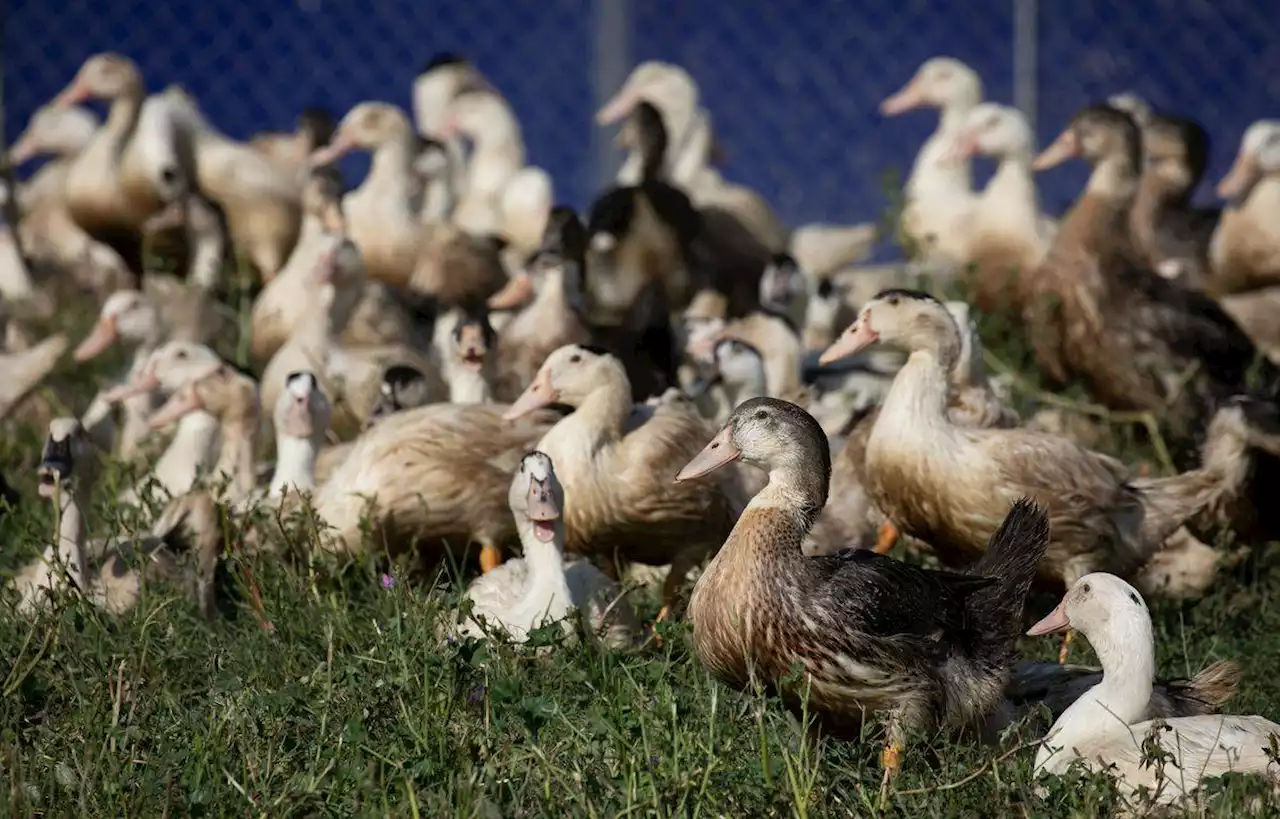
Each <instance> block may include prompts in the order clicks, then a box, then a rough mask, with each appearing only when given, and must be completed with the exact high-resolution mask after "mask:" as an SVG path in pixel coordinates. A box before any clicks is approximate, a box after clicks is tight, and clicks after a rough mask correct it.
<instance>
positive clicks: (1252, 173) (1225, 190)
mask: <svg viewBox="0 0 1280 819" xmlns="http://www.w3.org/2000/svg"><path fill="white" fill-rule="evenodd" d="M1259 175H1260V174H1259V168H1258V158H1257V157H1256V156H1255V155H1254V154H1253V153H1251V152H1241V153H1240V154H1238V155H1237V156H1236V161H1235V162H1233V163H1232V164H1231V170H1229V171H1227V175H1226V176H1224V177H1222V181H1221V182H1219V183H1218V196H1220V197H1222V198H1223V199H1237V200H1238V199H1242V198H1244V197H1245V196H1247V195H1248V193H1249V191H1250V190H1251V189H1252V188H1253V186H1254V184H1255V183H1256V182H1257V181H1258V176H1259Z"/></svg>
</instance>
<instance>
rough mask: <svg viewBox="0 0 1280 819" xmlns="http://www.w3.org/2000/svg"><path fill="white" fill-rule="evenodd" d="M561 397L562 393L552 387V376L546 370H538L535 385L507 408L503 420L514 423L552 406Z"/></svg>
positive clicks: (534, 378)
mask: <svg viewBox="0 0 1280 819" xmlns="http://www.w3.org/2000/svg"><path fill="white" fill-rule="evenodd" d="M559 397H560V393H559V392H558V391H557V390H556V388H555V387H553V386H551V375H550V374H549V373H548V372H547V371H546V370H545V369H541V370H538V374H537V375H535V376H534V377H533V383H532V384H530V385H529V386H528V388H527V389H525V391H524V392H522V393H520V397H519V398H517V399H516V402H515V403H514V404H512V405H511V406H510V407H508V408H507V411H506V412H504V413H502V420H504V421H514V420H516V419H517V418H521V417H523V416H525V415H528V414H529V413H531V412H533V411H534V410H536V409H541V408H542V407H548V406H551V405H552V404H554V403H555V402H556V400H557V399H558V398H559Z"/></svg>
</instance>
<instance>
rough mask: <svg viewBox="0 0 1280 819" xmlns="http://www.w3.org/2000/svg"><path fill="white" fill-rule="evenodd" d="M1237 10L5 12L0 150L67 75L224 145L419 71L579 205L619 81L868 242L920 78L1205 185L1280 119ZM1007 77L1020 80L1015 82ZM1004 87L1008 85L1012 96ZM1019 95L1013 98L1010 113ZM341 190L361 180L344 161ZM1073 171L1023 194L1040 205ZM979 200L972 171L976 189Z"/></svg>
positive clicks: (901, 1) (904, 154) (104, 3)
mask: <svg viewBox="0 0 1280 819" xmlns="http://www.w3.org/2000/svg"><path fill="white" fill-rule="evenodd" d="M1264 5H1265V4H1261V3H1257V2H1250V1H1249V0H1143V2H1142V3H1141V4H1119V3H1115V2H1111V0H1073V2H1069V3H1068V2H1062V1H1061V0H1059V2H1049V0H1039V1H1038V2H1037V0H972V2H968V3H940V2H936V0H859V1H858V2H855V1H854V0H811V1H810V2H807V3H803V4H796V3H777V2H770V0H738V2H733V3H714V4H713V3H710V2H705V0H544V1H543V2H539V3H527V2H511V0H436V2H410V1H409V0H370V2H364V3H356V2H348V1H347V0H293V2H289V3H283V2H282V3H271V4H258V3H251V2H246V1H245V0H168V2H161V3H144V2H140V0H68V2H66V3H62V4H53V3H38V2H35V1H34V0H15V1H14V2H13V3H12V4H10V7H9V9H8V11H7V14H6V17H7V19H6V20H5V23H6V30H5V35H4V50H3V61H4V109H5V110H4V133H5V136H6V138H7V139H8V140H10V141H11V140H13V139H14V138H15V137H16V136H17V134H18V133H19V132H20V131H21V129H22V127H23V126H24V124H25V122H26V120H27V118H28V117H29V116H30V114H31V113H32V111H34V110H35V108H36V107H37V106H39V105H40V104H42V103H44V102H45V101H47V100H48V99H49V98H50V97H52V96H53V95H54V94H55V93H57V91H58V90H59V89H60V88H61V87H62V86H63V85H64V84H65V83H66V82H67V81H68V80H70V79H71V77H72V76H73V75H74V74H75V72H76V69H77V68H78V67H79V65H80V63H81V62H82V61H83V60H84V59H85V57H87V56H89V55H91V54H93V53H96V52H100V51H119V52H122V53H124V54H127V55H128V56H130V57H132V58H133V59H134V60H136V61H137V62H138V64H139V66H140V67H141V69H142V71H143V73H144V76H145V78H146V81H147V84H148V87H149V89H150V90H153V91H154V90H159V89H161V88H163V87H164V86H166V85H167V84H169V83H180V84H181V85H183V86H184V87H185V88H187V89H188V90H189V91H190V92H191V93H192V94H194V96H195V97H196V99H197V100H198V101H199V103H200V105H201V107H202V109H203V110H204V112H205V114H206V115H207V117H208V118H209V119H210V120H211V121H212V122H214V123H215V124H216V125H217V126H218V127H219V128H221V129H222V130H224V131H225V132H226V133H228V134H229V135H231V136H233V137H238V138H247V137H249V136H251V135H252V134H254V133H255V132H258V131H264V130H275V129H287V128H290V127H291V125H292V122H293V119H294V117H295V116H296V115H297V113H298V112H299V111H301V110H302V109H303V108H304V107H306V106H309V105H315V104H323V105H325V106H327V107H329V108H330V109H332V110H333V112H334V113H335V114H336V115H339V116H340V115H341V114H342V113H344V112H345V111H346V110H347V109H349V108H350V107H351V106H353V105H354V104H356V103H357V102H360V101H362V100H370V99H375V100H384V101H387V102H392V103H395V104H397V105H400V106H403V107H404V108H405V109H406V110H408V108H409V104H410V103H409V96H410V89H411V85H412V82H413V79H414V77H415V76H416V74H417V73H418V70H419V69H420V68H421V67H422V65H423V64H424V63H425V61H426V60H427V59H428V58H429V57H430V56H431V55H432V54H434V53H436V52H438V51H453V52H456V53H459V54H461V55H464V56H466V57H468V58H469V59H471V60H472V61H473V62H474V63H475V64H477V65H478V66H479V67H480V69H481V70H482V71H483V72H484V73H485V74H486V75H487V76H488V77H489V78H490V79H491V80H492V82H493V83H494V84H495V85H496V86H497V87H498V88H499V89H500V90H501V91H502V92H503V93H504V94H506V95H507V97H508V99H509V100H510V101H511V103H512V105H513V107H514V108H515V110H516V112H517V114H518V115H519V117H520V122H521V125H522V128H523V135H524V139H525V142H526V145H527V147H528V154H529V161H530V162H532V163H534V164H537V165H541V166H543V167H544V168H546V169H547V170H548V171H550V172H551V174H552V176H553V178H554V179H555V180H556V186H557V191H556V195H557V198H558V199H560V200H562V201H567V202H569V203H571V204H573V205H576V206H578V207H582V206H584V205H586V204H587V203H588V202H589V201H590V200H591V198H592V196H593V194H594V193H595V192H597V191H598V190H599V188H600V186H601V184H602V183H603V182H604V181H605V179H607V176H606V171H608V170H611V169H612V168H613V167H615V166H616V162H617V161H618V160H619V158H620V157H618V156H617V155H616V154H615V153H614V152H613V150H612V148H611V145H610V142H609V140H610V138H611V136H612V134H611V133H608V132H604V131H602V130H601V129H598V128H597V127H596V126H595V125H594V123H593V119H592V116H593V114H594V111H595V109H596V107H597V106H598V105H599V103H600V102H601V101H602V100H603V99H604V98H605V97H607V96H608V95H609V94H611V93H612V92H613V91H614V90H615V89H616V88H617V87H618V86H619V85H620V84H621V82H622V80H623V78H624V77H625V75H626V73H627V71H629V70H630V67H631V66H632V65H634V64H635V63H636V62H638V61H641V60H645V59H663V60H667V61H671V62H675V63H678V64H680V65H683V66H684V67H685V68H686V69H687V70H688V71H689V72H690V73H691V74H692V75H693V77H694V78H695V79H696V80H697V81H698V83H699V85H700V88H701V101H702V104H703V105H704V106H705V107H706V108H707V109H708V111H709V112H710V115H711V118H712V122H713V125H714V127H715V131H716V134H717V140H718V142H719V143H720V145H721V147H722V148H723V152H724V156H725V159H724V163H723V165H724V167H723V172H724V174H725V176H726V177H727V178H730V179H733V180H735V181H740V182H743V183H746V184H749V185H752V186H754V187H756V188H757V189H758V190H760V192H761V193H763V194H764V195H765V197H766V198H768V200H769V201H770V202H772V203H773V205H774V207H775V208H776V209H777V210H778V212H779V214H780V215H781V216H782V218H783V219H784V220H785V221H787V222H789V223H790V224H801V223H804V222H809V221H816V220H822V221H847V222H855V221H864V220H871V219H875V218H877V217H878V216H879V215H880V214H881V213H882V212H883V211H884V209H885V208H886V207H887V206H888V204H889V201H890V197H889V196H888V195H887V185H886V174H887V173H888V172H890V171H896V173H897V178H898V179H901V178H902V177H903V176H905V173H906V171H907V170H908V169H909V167H910V164H911V161H912V159H913V157H914V154H915V152H916V150H917V149H918V148H919V146H920V144H921V143H922V142H923V141H924V139H925V138H926V136H927V135H928V133H929V132H930V131H931V130H932V129H933V128H934V126H935V122H936V117H935V116H934V115H932V114H930V113H925V112H917V113H912V114H910V115H908V116H903V117H897V118H893V119H886V118H883V117H881V116H880V114H879V113H878V105H879V103H880V101H881V100H882V99H883V98H884V97H885V96H887V95H888V94H890V93H892V92H893V91H895V90H897V89H898V88H899V87H901V86H902V85H903V84H904V83H905V82H906V81H907V80H908V79H909V78H910V76H911V75H912V73H913V72H914V71H915V69H916V68H917V66H919V64H920V63H921V62H923V61H924V60H926V59H927V58H929V57H932V56H935V55H939V54H947V55H951V56H954V57H958V58H960V59H962V60H964V61H965V62H967V63H969V64H970V65H971V66H973V67H974V68H975V69H976V70H977V71H978V72H979V73H980V74H981V76H982V78H983V83H984V93H985V96H986V97H987V98H988V99H992V100H997V101H1001V102H1017V103H1018V104H1019V105H1021V106H1023V107H1024V109H1027V108H1034V110H1031V111H1030V113H1031V114H1032V116H1033V121H1034V122H1036V124H1037V132H1038V134H1039V136H1040V140H1041V142H1042V143H1045V142H1047V141H1048V140H1049V139H1051V138H1052V137H1053V135H1054V134H1055V133H1056V132H1057V130H1058V129H1060V128H1061V127H1062V125H1063V124H1065V123H1066V121H1067V120H1068V119H1069V118H1070V116H1071V114H1072V112H1073V111H1074V110H1075V109H1076V108H1077V107H1078V106H1080V105H1083V104H1085V103H1087V102H1089V101H1092V100H1098V99H1102V98H1105V97H1106V96H1108V95H1110V94H1113V93H1116V92H1119V91H1124V90H1129V91H1133V92H1136V93H1138V94H1139V95H1141V96H1143V97H1144V98H1146V99H1147V100H1148V101H1149V102H1151V103H1152V104H1154V105H1155V106H1157V107H1161V108H1168V109H1171V110H1176V111H1178V112H1180V113H1184V114H1189V115H1192V116H1196V117H1198V118H1200V119H1201V120H1202V121H1203V122H1204V123H1205V125H1206V127H1207V128H1208V129H1209V131H1210V133H1211V134H1212V136H1213V137H1214V139H1215V149H1214V152H1213V159H1212V165H1211V168H1210V175H1211V176H1215V175H1220V174H1221V173H1222V172H1223V171H1224V170H1225V168H1226V166H1227V165H1228V164H1229V162H1230V157H1231V155H1232V154H1233V153H1234V151H1235V147H1236V144H1237V142H1238V140H1239V138H1240V135H1241V134H1242V132H1243V130H1244V128H1245V127H1246V126H1247V125H1248V124H1249V123H1250V122H1251V121H1253V120H1255V119H1258V118H1261V117H1263V116H1267V115H1269V114H1270V115H1274V114H1276V113H1277V112H1280V50H1277V49H1275V48H1269V47H1268V46H1269V45H1271V44H1274V43H1275V42H1277V41H1280V17H1277V15H1275V14H1274V13H1272V12H1270V11H1267V10H1265V8H1264ZM1015 66H1017V67H1018V68H1017V69H1015ZM1015 74H1017V75H1018V76H1016V77H1015ZM1015 97H1016V99H1015ZM351 162H352V164H351V166H350V167H349V168H348V167H346V166H344V169H345V170H347V172H348V174H349V175H350V176H351V178H353V179H358V178H359V175H360V174H361V173H363V168H362V167H361V166H360V165H359V163H361V162H367V158H356V159H353V160H351ZM1082 179H1083V169H1080V168H1075V169H1072V170H1067V169H1063V170H1062V171H1057V172H1054V173H1052V174H1048V175H1046V176H1045V177H1044V178H1043V179H1041V180H1040V183H1041V192H1042V196H1043V198H1044V202H1045V207H1046V208H1047V209H1048V210H1049V211H1051V212H1056V211H1060V210H1061V209H1062V208H1063V207H1065V205H1066V204H1067V203H1068V202H1069V201H1070V200H1071V199H1072V198H1073V197H1074V196H1075V195H1076V193H1077V192H1078V191H1079V189H1080V184H1081V182H1082ZM981 180H982V177H981V174H980V175H979V178H978V181H979V182H980V181H981Z"/></svg>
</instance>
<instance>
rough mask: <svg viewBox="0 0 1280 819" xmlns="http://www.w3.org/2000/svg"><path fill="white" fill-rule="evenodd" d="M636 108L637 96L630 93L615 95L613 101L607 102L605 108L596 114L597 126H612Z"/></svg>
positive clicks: (621, 92)
mask: <svg viewBox="0 0 1280 819" xmlns="http://www.w3.org/2000/svg"><path fill="white" fill-rule="evenodd" d="M635 107H636V99H635V95H634V94H632V93H630V92H623V91H619V92H618V93H617V94H614V95H613V99H611V100H609V101H608V102H606V103H605V104H604V107H603V108H601V109H600V110H599V111H597V112H596V124H597V125H611V124H613V123H615V122H617V121H618V120H620V119H622V118H623V117H625V116H627V115H628V114H630V113H631V109H633V108H635Z"/></svg>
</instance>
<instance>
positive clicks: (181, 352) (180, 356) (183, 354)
mask: <svg viewBox="0 0 1280 819" xmlns="http://www.w3.org/2000/svg"><path fill="white" fill-rule="evenodd" d="M177 356H178V360H179V361H186V359H187V351H186V350H179V351H178V353H177Z"/></svg>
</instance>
